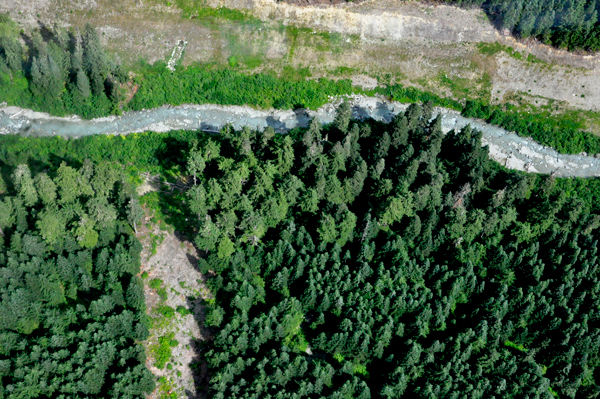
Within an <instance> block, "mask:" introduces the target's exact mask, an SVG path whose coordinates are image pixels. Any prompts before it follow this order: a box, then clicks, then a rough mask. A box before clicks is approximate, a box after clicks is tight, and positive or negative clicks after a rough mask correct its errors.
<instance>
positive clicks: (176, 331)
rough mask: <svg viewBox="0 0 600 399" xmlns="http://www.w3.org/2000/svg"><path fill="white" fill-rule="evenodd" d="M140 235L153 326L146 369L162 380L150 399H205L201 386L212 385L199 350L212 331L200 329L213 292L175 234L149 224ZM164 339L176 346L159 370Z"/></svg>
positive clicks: (186, 246)
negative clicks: (171, 398) (172, 395)
mask: <svg viewBox="0 0 600 399" xmlns="http://www.w3.org/2000/svg"><path fill="white" fill-rule="evenodd" d="M148 220H149V219H148V218H147V219H146V221H148ZM139 237H140V238H141V240H142V243H143V245H144V250H143V252H142V268H141V270H142V275H143V277H145V278H144V280H145V287H144V293H145V296H146V304H147V307H148V315H149V316H150V318H151V320H152V326H153V327H152V328H151V330H150V337H149V338H148V340H147V341H146V342H145V343H144V345H145V346H146V352H147V358H148V360H147V362H146V365H147V367H148V368H149V369H150V371H152V373H153V374H154V375H155V376H156V377H157V378H158V381H159V384H158V386H157V388H156V390H155V391H154V392H153V393H152V394H151V395H149V396H148V398H163V397H165V395H168V394H170V393H177V394H178V395H179V397H187V398H204V397H205V394H206V392H204V391H203V390H202V387H204V386H206V383H207V382H208V371H207V365H206V362H205V361H203V359H202V358H201V356H200V351H201V346H202V342H203V341H206V340H208V339H210V332H209V331H207V330H205V329H204V328H203V327H202V322H203V320H204V305H203V304H204V302H205V301H206V300H208V299H210V294H209V291H208V289H207V288H206V286H205V285H204V281H205V280H204V276H203V275H202V274H201V273H200V272H199V271H198V269H197V259H198V254H197V253H196V250H195V248H194V246H193V245H192V244H191V243H190V242H188V241H187V240H185V239H184V238H182V237H179V236H178V234H177V233H174V232H169V231H162V230H160V229H158V228H157V227H156V226H153V225H150V224H148V225H145V226H143V227H142V228H141V229H140V231H139ZM152 281H154V282H156V281H160V282H161V284H160V288H159V289H154V288H152V287H151V284H152V283H151V282H152ZM161 296H162V297H161ZM161 337H170V338H169V339H170V340H171V342H173V343H174V344H173V345H171V347H170V350H171V356H170V358H169V359H168V361H166V362H163V363H164V364H163V365H162V367H161V368H158V367H157V365H158V363H159V362H160V359H159V357H160V356H159V350H158V348H159V346H160V339H161Z"/></svg>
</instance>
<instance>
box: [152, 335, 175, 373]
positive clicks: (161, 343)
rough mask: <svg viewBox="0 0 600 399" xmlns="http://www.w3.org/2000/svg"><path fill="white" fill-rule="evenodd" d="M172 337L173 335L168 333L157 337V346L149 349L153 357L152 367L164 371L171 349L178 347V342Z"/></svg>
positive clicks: (169, 358)
mask: <svg viewBox="0 0 600 399" xmlns="http://www.w3.org/2000/svg"><path fill="white" fill-rule="evenodd" d="M174 336H175V335H174V334H173V333H169V334H167V335H164V336H162V337H159V338H158V344H157V345H155V346H153V347H152V348H151V353H152V356H153V357H154V366H155V367H156V368H159V369H164V368H165V366H166V365H167V363H168V362H169V361H170V360H171V348H174V347H176V346H177V345H179V342H177V340H175V339H174Z"/></svg>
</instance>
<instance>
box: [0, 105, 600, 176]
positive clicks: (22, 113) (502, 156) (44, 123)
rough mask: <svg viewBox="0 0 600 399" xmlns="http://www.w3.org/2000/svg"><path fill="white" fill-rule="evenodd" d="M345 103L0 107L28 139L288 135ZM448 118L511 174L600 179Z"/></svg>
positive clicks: (1, 124) (361, 110)
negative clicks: (107, 111)
mask: <svg viewBox="0 0 600 399" xmlns="http://www.w3.org/2000/svg"><path fill="white" fill-rule="evenodd" d="M340 101H341V100H340V99H337V100H335V99H333V101H332V102H331V103H328V104H326V105H324V106H322V107H321V108H319V109H317V110H315V111H313V110H295V111H294V110H256V109H254V108H251V107H249V106H222V105H213V104H204V105H180V106H163V107H160V108H155V109H150V110H143V111H132V112H126V113H124V114H123V115H122V116H110V117H104V118H97V119H92V120H84V119H81V118H79V117H76V116H73V117H64V118H61V117H53V116H50V115H48V114H45V113H40V112H34V111H31V110H27V109H21V108H18V107H7V106H4V107H0V134H18V135H22V136H34V137H39V136H55V135H59V136H62V137H65V138H79V137H83V136H88V135H93V134H116V135H124V134H130V133H136V132H147V131H151V132H159V133H161V132H168V131H171V130H195V129H200V130H204V131H212V132H217V131H219V129H220V128H221V127H223V126H225V125H227V124H231V125H233V127H234V128H236V129H241V128H242V127H244V126H249V127H250V128H252V129H258V130H262V129H264V128H266V127H267V126H272V127H273V128H274V129H275V130H276V131H277V132H280V133H284V132H286V131H288V130H290V129H292V128H295V127H299V126H300V127H306V126H307V125H308V123H309V122H310V120H311V119H312V118H314V117H317V118H319V120H320V121H321V123H323V124H326V123H330V122H332V121H333V118H334V117H335V111H336V107H337V104H339V102H340ZM349 102H350V104H351V105H352V111H353V116H354V117H355V118H357V119H365V118H373V119H376V120H379V121H386V122H387V121H390V120H391V118H392V117H393V116H394V115H396V114H398V113H400V112H404V111H405V110H406V108H407V107H408V104H403V103H398V102H390V101H387V100H385V99H382V98H377V97H366V96H360V95H357V96H352V97H350V98H349ZM439 114H441V115H442V128H443V130H444V133H447V132H449V131H452V130H454V129H456V130H460V129H462V128H463V127H465V126H466V125H468V124H470V125H471V126H472V127H473V128H475V129H478V130H480V131H481V132H482V134H483V139H482V141H483V144H484V145H487V146H488V147H489V152H490V157H491V158H492V159H494V160H496V161H497V162H499V163H501V164H502V165H504V166H506V167H507V168H509V169H516V170H522V171H526V172H531V173H545V174H554V175H555V176H557V177H595V176H600V159H597V158H595V157H592V156H587V155H566V154H560V153H558V152H557V151H555V150H554V149H552V148H549V147H545V146H542V145H540V144H539V143H537V142H535V141H534V140H532V139H529V138H523V137H520V136H518V135H517V134H516V133H514V132H508V131H506V130H504V129H502V128H500V127H497V126H493V125H490V124H488V123H486V122H483V121H480V120H476V119H471V118H465V117H463V116H461V115H460V114H459V113H458V112H456V111H453V110H448V109H445V108H436V109H435V111H434V117H436V116H437V115H439Z"/></svg>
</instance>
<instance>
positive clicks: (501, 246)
mask: <svg viewBox="0 0 600 399" xmlns="http://www.w3.org/2000/svg"><path fill="white" fill-rule="evenodd" d="M431 112H432V103H427V104H425V105H424V106H423V107H421V106H417V105H412V106H411V107H410V108H409V109H408V110H407V112H406V113H405V114H404V115H399V116H397V117H395V118H394V120H393V121H392V122H391V123H390V124H388V125H385V124H381V123H377V122H373V121H369V122H353V121H351V120H350V110H349V107H348V106H347V105H343V106H342V107H341V108H340V109H339V110H338V116H337V117H336V120H335V122H334V123H333V124H332V125H331V126H326V127H321V126H320V125H319V124H318V122H316V121H313V123H312V124H311V126H310V127H309V128H308V129H306V130H303V131H298V132H295V133H293V134H291V135H287V136H274V135H273V134H272V132H269V131H268V130H267V131H266V132H263V133H257V132H252V131H250V130H248V129H245V130H243V131H241V132H235V133H233V132H226V134H223V135H221V136H213V137H211V138H210V140H209V141H207V142H204V143H203V145H199V146H197V147H192V149H191V152H190V155H189V157H190V159H195V160H198V159H202V160H203V162H202V167H201V168H200V169H201V170H198V171H197V172H198V173H197V176H196V177H197V180H196V182H195V184H194V186H193V187H192V188H191V189H190V190H189V191H188V198H189V199H188V206H189V208H190V210H191V212H193V213H194V214H196V215H197V218H195V220H196V231H197V233H196V236H195V243H196V245H197V247H198V248H199V249H200V250H203V251H205V252H204V253H205V254H206V256H205V257H203V258H202V259H200V267H201V269H202V271H203V272H204V273H207V272H208V271H212V272H214V273H215V274H210V275H212V276H213V277H210V278H209V280H208V283H209V285H210V286H211V287H212V289H213V292H214V295H215V300H214V301H210V302H209V303H207V317H206V324H207V325H208V326H211V327H212V328H213V329H214V340H213V341H211V343H210V345H209V347H208V348H207V350H208V351H207V352H206V353H205V354H204V355H203V356H205V358H206V359H207V361H208V364H209V367H210V371H211V376H212V377H211V382H210V385H209V388H210V396H211V397H213V398H233V397H240V398H241V397H256V398H258V397H260V398H267V399H268V398H275V397H276V398H292V397H293V398H302V397H309V398H317V397H329V398H343V397H348V398H372V397H378V398H399V397H407V398H412V397H427V398H452V397H456V393H459V392H461V393H462V392H470V394H469V395H470V397H471V396H472V397H476V398H483V397H503V398H504V397H506V398H523V397H527V396H529V397H538V398H550V397H552V395H554V394H556V395H559V396H560V397H571V398H575V397H588V396H589V397H594V395H595V393H596V392H597V390H598V386H597V384H596V382H595V375H596V370H598V369H597V366H598V365H599V364H600V345H599V344H598V342H600V341H598V340H597V339H596V337H598V336H599V335H600V329H599V328H598V320H599V319H598V316H597V309H598V307H599V306H600V292H598V284H597V281H598V273H599V270H600V269H599V267H598V260H597V259H598V258H597V251H598V249H597V242H598V234H599V228H600V213H599V211H600V207H599V205H598V204H599V202H598V201H597V198H598V193H599V192H600V191H599V190H598V188H599V186H598V180H597V179H593V180H582V179H581V180H576V179H561V180H557V179H554V178H551V177H546V176H540V175H528V174H524V173H516V172H512V171H507V170H505V169H503V168H502V167H500V166H499V165H497V164H496V163H494V162H493V161H491V160H490V159H489V156H488V153H487V150H486V148H485V147H482V146H481V134H480V133H478V132H477V131H473V130H471V129H470V128H465V129H463V131H461V132H455V134H452V133H451V134H448V135H446V136H444V135H443V134H442V132H441V129H440V120H439V119H436V120H434V121H433V122H431V123H430V122H428V120H429V117H430V115H431ZM196 164H198V163H197V162H192V163H191V165H196ZM188 173H190V172H188ZM546 366H547V367H546ZM550 387H551V388H550Z"/></svg>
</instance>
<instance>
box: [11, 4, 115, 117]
mask: <svg viewBox="0 0 600 399" xmlns="http://www.w3.org/2000/svg"><path fill="white" fill-rule="evenodd" d="M13 31H14V23H13V22H12V21H11V20H10V18H8V17H7V16H3V17H2V18H0V99H1V100H2V101H7V102H9V103H10V104H14V105H19V106H21V107H27V108H32V109H35V110H39V111H45V112H49V113H52V114H54V115H68V114H77V115H81V116H82V117H84V118H94V117H97V116H104V115H108V114H114V113H118V112H119V108H118V103H119V101H120V100H121V97H120V90H119V84H120V83H123V82H125V80H126V79H127V75H126V74H125V72H124V71H123V70H122V69H121V67H120V66H118V65H117V64H115V63H114V62H112V61H110V60H109V58H108V57H107V56H106V54H104V50H103V49H102V47H101V45H100V39H99V38H98V35H97V33H96V31H95V29H94V28H92V27H91V26H90V25H87V26H86V27H85V30H84V32H79V31H70V32H67V31H66V30H64V29H62V28H57V29H56V30H54V31H48V32H46V33H45V37H42V34H41V32H40V31H37V30H35V31H32V33H31V36H30V37H28V38H27V40H28V42H30V43H31V44H30V45H28V47H23V46H22V45H21V42H20V41H19V40H18V38H17V37H15V36H14V34H13V33H12V32H13Z"/></svg>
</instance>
